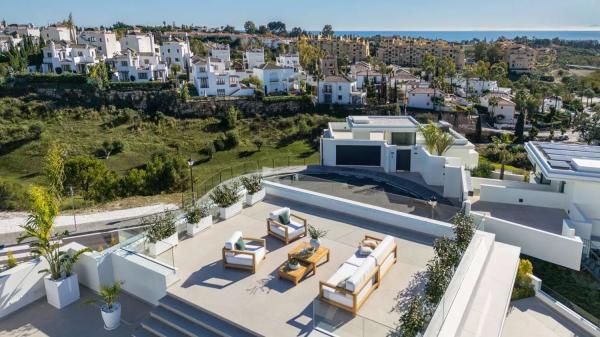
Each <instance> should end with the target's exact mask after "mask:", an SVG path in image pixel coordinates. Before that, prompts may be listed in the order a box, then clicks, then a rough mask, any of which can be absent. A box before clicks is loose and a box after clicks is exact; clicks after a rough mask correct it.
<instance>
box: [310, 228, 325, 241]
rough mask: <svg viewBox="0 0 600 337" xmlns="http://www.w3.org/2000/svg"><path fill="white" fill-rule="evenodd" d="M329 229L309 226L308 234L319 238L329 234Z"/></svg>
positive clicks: (313, 237)
mask: <svg viewBox="0 0 600 337" xmlns="http://www.w3.org/2000/svg"><path fill="white" fill-rule="evenodd" d="M327 233H328V231H327V230H324V229H319V228H316V227H314V226H308V235H309V236H310V238H311V239H313V240H319V239H322V238H324V237H325V236H326V235H327Z"/></svg>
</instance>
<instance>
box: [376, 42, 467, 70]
mask: <svg viewBox="0 0 600 337" xmlns="http://www.w3.org/2000/svg"><path fill="white" fill-rule="evenodd" d="M427 54H431V55H433V56H436V57H440V58H441V57H450V58H451V59H453V60H454V63H455V64H456V67H457V68H462V67H463V66H464V64H465V52H464V50H463V47H462V46H461V45H459V44H452V43H448V42H446V41H443V40H435V41H433V40H426V39H411V38H388V39H384V40H383V41H382V42H381V44H380V46H379V49H378V50H377V57H378V58H379V59H380V60H381V61H382V62H384V63H386V64H395V65H399V66H405V67H420V66H422V65H423V59H424V57H425V55H427Z"/></svg>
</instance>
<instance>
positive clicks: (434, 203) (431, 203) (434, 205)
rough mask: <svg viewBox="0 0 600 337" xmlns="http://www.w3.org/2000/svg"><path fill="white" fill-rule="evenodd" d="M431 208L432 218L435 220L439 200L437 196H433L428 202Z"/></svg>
mask: <svg viewBox="0 0 600 337" xmlns="http://www.w3.org/2000/svg"><path fill="white" fill-rule="evenodd" d="M427 203H428V204H429V206H431V218H432V219H433V218H434V216H435V208H436V207H437V198H436V196H435V195H432V196H431V198H429V200H428V201H427Z"/></svg>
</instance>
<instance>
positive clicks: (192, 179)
mask: <svg viewBox="0 0 600 337" xmlns="http://www.w3.org/2000/svg"><path fill="white" fill-rule="evenodd" d="M188 166H189V167H190V183H191V184H192V206H196V194H195V193H194V173H193V171H192V166H194V160H192V158H191V157H190V159H188Z"/></svg>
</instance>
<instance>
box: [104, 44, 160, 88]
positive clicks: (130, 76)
mask: <svg viewBox="0 0 600 337" xmlns="http://www.w3.org/2000/svg"><path fill="white" fill-rule="evenodd" d="M113 60H114V64H115V69H116V71H117V72H116V74H115V77H116V80H118V81H130V82H147V81H166V80H167V77H168V76H169V69H168V68H167V66H166V64H164V63H161V62H160V59H159V57H158V55H157V54H155V53H143V52H136V51H135V50H132V49H128V50H127V51H125V52H124V53H123V54H121V55H118V56H115V57H114V59H113Z"/></svg>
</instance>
